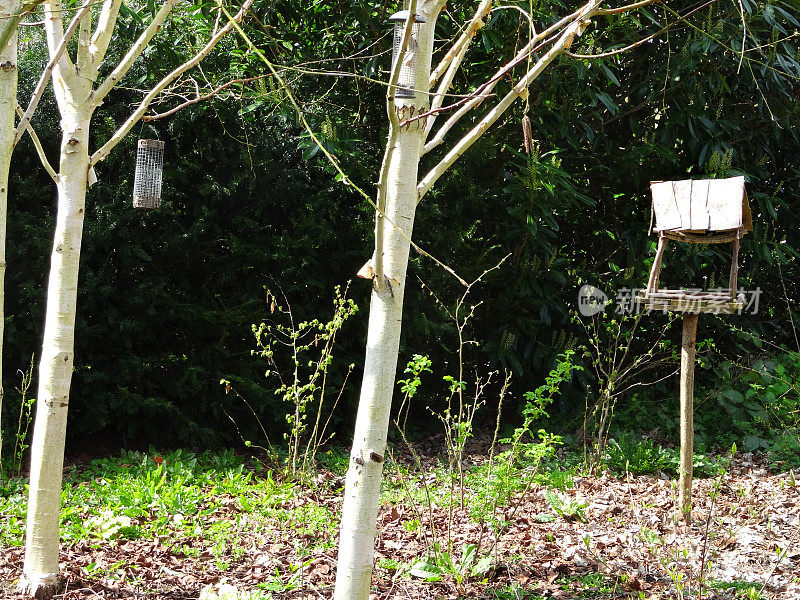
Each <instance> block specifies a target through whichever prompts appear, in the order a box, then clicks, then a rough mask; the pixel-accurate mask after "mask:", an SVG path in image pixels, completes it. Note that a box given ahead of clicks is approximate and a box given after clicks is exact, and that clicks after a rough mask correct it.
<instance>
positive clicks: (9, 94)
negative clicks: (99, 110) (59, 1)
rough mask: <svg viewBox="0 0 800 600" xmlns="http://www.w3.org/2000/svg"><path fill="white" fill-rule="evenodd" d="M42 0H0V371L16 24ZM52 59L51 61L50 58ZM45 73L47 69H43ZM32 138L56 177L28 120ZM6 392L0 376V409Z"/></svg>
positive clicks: (16, 107)
mask: <svg viewBox="0 0 800 600" xmlns="http://www.w3.org/2000/svg"><path fill="white" fill-rule="evenodd" d="M41 3H42V0H34V1H33V2H29V3H21V2H19V1H18V0H0V23H1V24H2V27H0V125H1V126H0V374H2V372H3V348H4V344H3V340H4V338H5V327H4V325H5V274H6V222H7V215H8V180H9V174H10V170H11V155H12V153H13V152H14V146H15V145H16V133H17V130H16V129H15V128H14V122H15V121H16V118H15V115H16V114H17V113H21V110H20V108H19V105H18V103H17V85H18V80H19V67H18V59H17V38H18V27H19V24H20V23H21V22H22V18H23V17H24V16H25V15H26V14H30V12H31V11H32V10H33V9H35V8H36V7H37V6H38V5H39V4H41ZM88 10H89V8H88V7H84V8H83V9H81V10H80V11H79V14H85V13H86V11H88ZM72 33H74V28H67V31H66V32H65V43H66V41H68V40H69V38H70V37H71V35H72ZM51 62H52V61H51ZM45 72H46V73H48V76H49V72H50V69H45ZM25 130H27V132H28V133H29V134H30V136H31V138H32V139H33V144H34V147H35V148H36V151H37V153H38V154H39V158H40V160H41V161H42V164H43V165H44V168H45V170H46V171H47V173H48V174H49V175H50V177H52V178H53V180H54V181H55V179H56V173H55V171H54V170H53V167H52V166H51V165H50V163H49V161H48V160H47V156H45V154H44V150H43V148H42V145H41V143H40V142H39V138H38V137H37V136H36V133H35V132H34V131H33V129H32V128H31V126H30V124H28V125H27V126H26V127H25V128H24V129H20V131H25ZM4 395H5V392H4V389H3V383H2V377H0V413H2V409H3V397H4ZM2 447H3V436H2V432H0V452H2Z"/></svg>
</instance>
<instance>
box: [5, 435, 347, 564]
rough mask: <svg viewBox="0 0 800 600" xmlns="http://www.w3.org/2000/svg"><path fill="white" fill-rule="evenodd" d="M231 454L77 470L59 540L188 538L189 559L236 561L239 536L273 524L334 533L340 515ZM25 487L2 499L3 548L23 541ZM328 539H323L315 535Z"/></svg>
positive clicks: (305, 532)
mask: <svg viewBox="0 0 800 600" xmlns="http://www.w3.org/2000/svg"><path fill="white" fill-rule="evenodd" d="M254 468H258V465H252V464H251V465H245V462H244V459H243V458H242V457H241V456H238V455H236V454H235V453H233V452H232V451H227V452H222V453H217V454H211V453H205V454H200V455H195V454H194V453H191V452H187V451H183V450H176V451H173V452H169V453H165V454H164V455H159V454H156V453H154V452H149V453H147V454H142V453H139V452H126V451H123V452H122V454H121V456H119V457H113V458H103V459H98V460H94V461H92V462H91V463H90V464H89V465H88V466H86V467H83V468H80V469H78V468H76V467H73V468H72V469H71V470H70V471H69V472H68V473H67V474H66V475H65V478H64V487H63V491H62V495H61V523H60V530H61V539H62V541H63V542H66V543H67V544H69V543H77V542H82V543H85V544H88V545H89V546H91V547H94V548H99V547H101V546H103V545H104V544H106V543H108V542H109V541H112V540H119V541H125V540H148V539H149V540H155V539H158V538H167V539H181V540H185V541H184V542H183V544H182V545H183V546H184V547H185V548H186V552H187V554H188V555H191V554H192V552H194V551H193V550H192V549H191V548H192V547H193V545H192V544H193V542H195V541H198V540H202V541H203V542H204V545H209V546H211V549H212V553H213V554H214V555H215V556H232V557H233V560H236V559H237V553H240V552H241V551H242V550H241V546H237V543H236V540H237V537H239V536H240V534H242V533H244V532H246V531H248V530H252V529H253V527H255V526H256V525H257V524H258V523H263V522H265V521H271V522H273V523H274V524H277V525H279V526H282V527H283V528H286V529H292V530H293V531H295V532H296V533H297V534H298V537H299V538H303V537H304V536H305V537H308V536H316V534H317V533H322V532H323V531H325V532H327V533H329V534H332V533H334V532H335V529H336V515H335V514H334V513H332V512H331V511H330V510H328V509H326V508H325V507H321V506H317V505H309V506H307V505H304V504H302V503H299V502H293V500H294V499H296V497H297V493H298V490H297V488H296V487H295V486H294V484H292V483H291V482H290V481H286V480H285V481H278V480H277V479H276V478H274V477H273V474H272V473H271V472H270V471H263V470H262V471H261V472H259V473H258V476H254V470H253V469H254ZM24 492H25V488H24V486H23V485H22V481H21V480H19V481H17V482H15V483H14V484H13V485H7V486H6V489H5V491H4V493H3V494H2V496H0V514H2V517H0V545H4V546H19V545H22V544H23V543H24V530H25V513H26V503H25V494H24ZM318 537H320V539H324V537H325V536H318Z"/></svg>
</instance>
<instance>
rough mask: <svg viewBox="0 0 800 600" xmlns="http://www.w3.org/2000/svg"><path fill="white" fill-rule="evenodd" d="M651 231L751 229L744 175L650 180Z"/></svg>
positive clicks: (709, 232) (703, 232)
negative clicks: (652, 220) (651, 198)
mask: <svg viewBox="0 0 800 600" xmlns="http://www.w3.org/2000/svg"><path fill="white" fill-rule="evenodd" d="M650 190H651V192H652V194H653V213H654V215H655V225H654V227H653V231H654V232H657V233H660V232H664V233H666V234H677V235H681V234H688V235H690V236H691V235H694V236H696V235H698V234H699V235H700V236H702V235H713V234H715V233H719V232H737V231H738V232H741V233H744V232H747V231H752V230H753V217H752V215H751V213H750V204H749V202H748V201H747V192H746V191H745V188H744V177H730V178H728V179H694V180H692V179H687V180H683V181H653V182H651V183H650Z"/></svg>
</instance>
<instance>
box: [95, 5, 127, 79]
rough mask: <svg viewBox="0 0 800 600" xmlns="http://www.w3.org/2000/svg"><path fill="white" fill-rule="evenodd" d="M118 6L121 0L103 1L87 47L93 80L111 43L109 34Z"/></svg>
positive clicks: (113, 24) (114, 24) (112, 28)
mask: <svg viewBox="0 0 800 600" xmlns="http://www.w3.org/2000/svg"><path fill="white" fill-rule="evenodd" d="M120 6H122V0H104V2H103V10H102V11H101V12H100V17H99V18H98V19H97V27H96V28H95V30H94V35H93V36H92V40H91V43H90V46H89V49H90V51H91V56H92V70H93V72H94V73H93V77H95V78H96V77H97V69H98V68H100V63H102V62H103V58H105V56H106V51H107V50H108V45H109V44H110V43H111V34H112V33H113V32H114V27H115V26H116V24H117V15H118V14H119V7H120Z"/></svg>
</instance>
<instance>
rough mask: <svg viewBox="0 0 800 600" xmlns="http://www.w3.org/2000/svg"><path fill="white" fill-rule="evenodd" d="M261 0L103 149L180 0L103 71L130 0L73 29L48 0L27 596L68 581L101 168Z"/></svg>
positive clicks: (79, 20) (23, 584)
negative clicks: (66, 521) (123, 99)
mask: <svg viewBox="0 0 800 600" xmlns="http://www.w3.org/2000/svg"><path fill="white" fill-rule="evenodd" d="M252 2H253V0H246V1H245V2H244V4H243V5H242V7H241V9H240V10H239V12H238V13H237V14H236V15H235V17H234V18H233V20H232V21H228V22H227V24H226V25H225V26H223V27H215V29H214V31H213V33H212V34H211V36H210V38H209V39H208V41H207V43H206V44H205V45H204V46H203V47H202V49H200V50H199V51H198V52H197V53H196V54H195V55H194V56H193V57H192V58H191V59H190V60H188V61H187V62H185V63H184V64H182V65H181V66H179V67H178V68H176V69H174V70H173V71H172V72H170V73H169V74H167V75H166V76H164V77H163V78H162V79H161V80H160V81H159V82H158V84H156V85H155V86H154V87H153V88H152V89H151V90H150V91H149V92H147V94H146V95H145V97H144V99H143V100H142V102H141V103H140V104H139V106H138V107H137V108H136V109H135V110H134V111H133V113H132V114H131V115H130V116H129V117H128V118H127V120H125V122H124V123H123V124H122V125H121V126H120V127H119V128H118V129H117V131H116V132H115V133H114V134H113V135H112V136H111V137H110V138H109V139H108V141H106V142H105V143H104V144H103V145H102V146H101V147H100V148H99V149H97V150H95V151H94V152H93V153H90V148H89V133H90V128H91V119H92V115H93V114H94V111H95V110H96V109H97V107H99V106H100V105H101V104H102V103H103V101H104V100H105V99H106V97H107V96H108V94H109V93H110V92H111V90H112V89H113V88H114V86H116V85H117V84H118V83H119V82H120V81H121V80H122V79H123V78H124V77H125V75H126V74H127V73H128V71H129V70H130V69H131V67H132V66H133V64H134V62H135V61H136V59H137V58H138V57H139V56H140V55H141V54H142V52H143V51H144V50H145V48H146V47H147V46H148V44H149V43H150V41H151V40H152V38H153V37H154V36H155V35H156V33H157V32H158V31H159V29H160V28H161V26H162V24H163V23H164V22H165V20H166V19H167V17H168V15H169V13H170V12H171V11H172V9H173V8H174V7H175V5H176V4H177V0H165V1H164V2H163V4H161V6H160V8H159V9H158V11H157V12H156V14H155V16H154V17H153V19H152V20H151V21H150V23H149V24H148V25H147V27H146V28H145V29H144V31H143V32H142V33H141V35H139V37H138V38H137V39H136V40H135V41H134V43H133V44H132V45H131V47H130V48H129V49H128V50H127V52H126V53H125V54H124V56H123V57H122V59H121V60H120V61H119V63H118V64H117V65H116V66H114V67H113V68H110V67H109V68H103V69H102V70H103V71H104V72H107V74H106V75H105V77H100V73H101V64H102V62H103V59H104V58H105V56H106V53H107V51H108V48H109V46H110V44H111V42H112V40H113V35H114V27H115V25H116V21H117V17H118V15H119V11H120V6H121V5H122V0H103V2H102V4H101V7H100V10H99V12H98V13H97V21H96V24H95V25H94V26H93V20H94V16H95V15H94V13H93V11H92V10H91V8H92V5H91V4H89V5H87V6H85V7H83V8H82V9H80V10H79V11H78V12H77V13H76V14H75V16H74V17H73V19H72V21H71V23H70V24H69V27H68V28H67V30H66V31H65V29H64V24H63V22H62V14H64V7H63V6H62V4H61V0H48V1H46V2H44V17H45V18H44V21H45V29H46V37H47V45H48V49H49V53H50V63H49V64H48V66H47V68H46V69H45V71H44V72H43V73H42V77H41V78H40V80H39V83H38V85H37V86H36V89H35V91H34V93H33V95H32V98H31V101H30V104H29V105H28V108H27V110H26V111H25V113H24V115H23V116H22V117H21V119H20V122H19V124H18V126H17V132H16V136H15V143H16V142H18V141H19V139H20V137H21V135H22V132H23V131H24V130H25V129H26V128H27V126H28V123H29V121H30V118H31V116H32V114H33V112H34V111H35V110H36V105H37V103H38V100H39V98H40V97H41V95H42V93H43V91H44V89H45V86H46V84H47V81H48V78H49V77H50V71H52V80H53V90H54V93H55V97H56V102H57V104H58V109H59V112H60V115H61V131H62V139H61V147H60V157H59V158H60V162H59V168H58V173H56V174H55V175H56V177H55V179H56V185H57V189H58V209H57V215H56V229H55V235H54V240H53V251H52V255H51V259H50V276H49V281H48V287H47V306H46V313H45V327H44V339H43V344H42V355H41V359H40V360H41V362H40V364H39V386H38V395H37V402H36V405H37V406H36V421H35V425H34V433H33V441H32V444H31V472H30V489H29V498H28V515H27V532H26V538H25V562H24V567H23V576H22V578H21V579H20V592H21V593H24V594H30V595H32V596H35V597H36V598H49V597H51V596H52V595H53V594H54V593H56V592H57V591H58V589H59V586H60V585H61V581H62V577H61V574H60V573H59V569H58V551H59V540H58V522H59V502H60V496H61V473H62V469H63V461H64V441H65V436H66V426H67V409H68V406H69V389H70V382H71V377H72V365H73V342H74V333H75V310H76V303H77V291H78V265H79V260H80V250H81V238H82V233H83V220H84V207H85V199H86V192H87V186H88V185H90V184H91V183H92V181H93V178H94V177H95V175H94V166H95V165H96V164H97V163H98V162H100V161H102V160H103V159H104V158H105V157H106V156H108V155H109V153H110V152H111V151H112V150H113V149H114V147H115V146H116V145H117V144H118V143H119V142H120V141H121V140H122V138H123V137H124V136H125V135H126V134H127V133H128V132H129V131H130V130H131V128H132V127H133V126H134V125H135V124H136V123H137V122H138V121H139V120H140V119H141V118H142V116H144V114H145V112H146V111H147V109H148V106H149V105H150V103H151V102H152V101H153V100H154V99H155V98H156V97H157V96H158V95H159V94H160V93H161V92H162V91H163V90H164V89H165V88H166V87H167V86H169V85H170V84H171V83H173V82H174V81H175V80H176V79H178V78H179V77H180V76H181V75H183V74H184V73H185V72H186V71H188V70H189V69H191V68H192V67H194V66H196V65H197V64H199V63H200V61H202V60H203V59H204V58H205V57H206V56H208V54H209V53H210V52H211V51H212V50H213V49H214V47H215V46H216V44H217V43H218V42H219V41H220V40H221V39H222V38H223V37H224V36H225V35H226V34H227V33H228V32H229V31H230V30H231V29H232V28H233V26H234V23H235V22H236V23H238V22H239V21H241V19H242V17H243V16H244V13H245V12H246V11H247V9H248V8H249V7H250V5H251V4H252ZM76 29H77V36H78V43H77V49H76V51H75V53H74V56H70V54H69V52H67V51H66V47H67V40H68V38H69V34H70V33H71V32H72V31H75V30H76Z"/></svg>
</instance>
